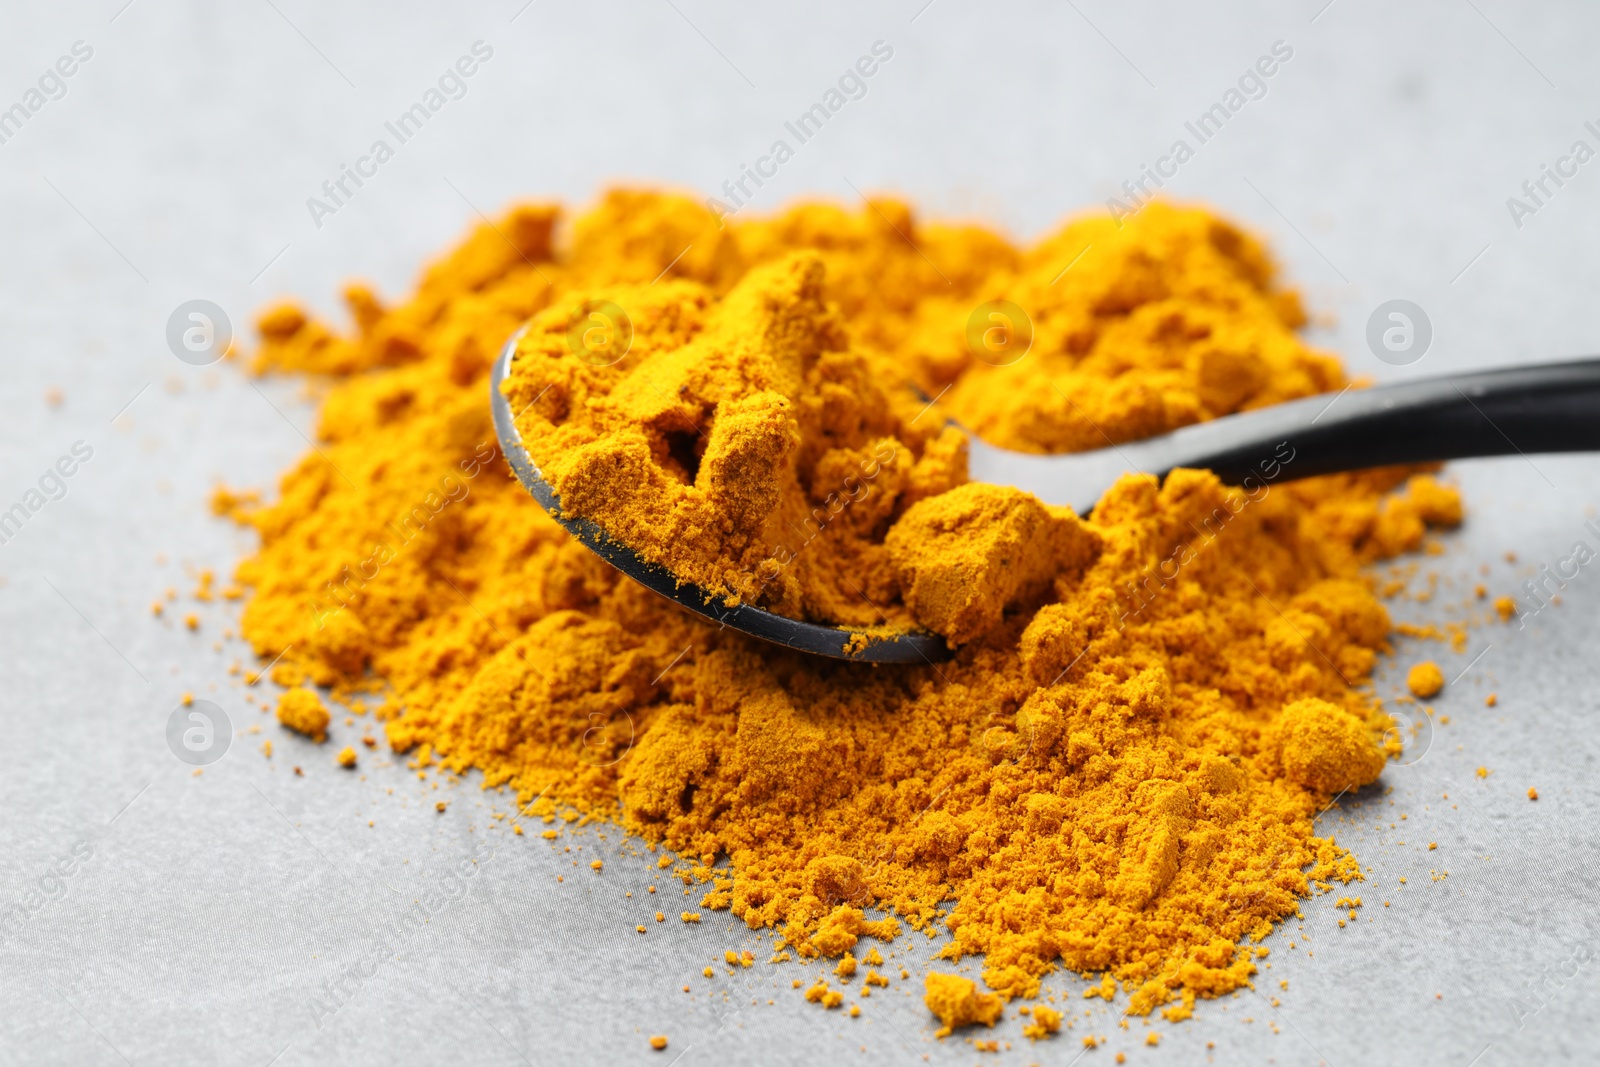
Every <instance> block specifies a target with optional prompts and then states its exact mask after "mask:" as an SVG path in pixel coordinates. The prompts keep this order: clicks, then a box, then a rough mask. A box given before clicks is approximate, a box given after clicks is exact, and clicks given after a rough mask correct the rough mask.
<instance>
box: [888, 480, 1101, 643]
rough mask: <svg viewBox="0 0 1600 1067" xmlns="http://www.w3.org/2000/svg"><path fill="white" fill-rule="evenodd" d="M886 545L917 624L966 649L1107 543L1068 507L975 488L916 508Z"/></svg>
mask: <svg viewBox="0 0 1600 1067" xmlns="http://www.w3.org/2000/svg"><path fill="white" fill-rule="evenodd" d="M885 545H886V547H887V548H888V549H889V559H890V562H891V563H892V565H893V566H894V569H895V571H896V573H897V575H898V577H899V580H900V588H901V589H902V590H903V595H904V597H905V602H906V605H907V607H908V608H909V609H910V611H911V613H912V615H913V616H915V617H916V620H917V621H918V622H919V623H921V624H922V625H923V626H925V627H927V628H928V629H930V630H933V631H935V632H936V633H941V634H943V635H945V636H946V637H947V638H949V639H950V641H951V642H952V643H954V644H965V643H966V642H968V641H970V640H972V639H973V638H974V637H976V636H977V635H979V634H981V633H983V632H984V631H985V630H988V629H989V628H991V627H992V626H994V625H995V624H997V623H998V622H999V621H1000V617H1001V613H1002V612H1003V610H1004V609H1005V608H1007V607H1009V606H1012V605H1014V604H1015V603H1016V602H1017V601H1018V600H1020V599H1024V598H1026V597H1028V596H1030V595H1035V594H1037V593H1039V592H1040V591H1041V590H1044V589H1048V588H1049V587H1050V585H1051V583H1052V582H1053V581H1055V580H1056V578H1057V576H1063V577H1065V576H1068V575H1070V574H1071V573H1072V572H1074V571H1081V570H1082V568H1083V567H1084V566H1086V565H1087V564H1088V563H1090V562H1091V561H1093V560H1094V558H1095V557H1096V556H1097V555H1099V552H1100V549H1101V546H1102V542H1101V539H1100V537H1099V536H1098V535H1097V534H1095V533H1093V532H1092V531H1091V530H1090V529H1089V528H1088V527H1087V526H1085V525H1084V523H1082V522H1081V521H1079V519H1078V516H1077V515H1076V514H1074V513H1073V512H1072V510H1071V509H1070V508H1059V507H1050V506H1048V505H1045V504H1041V503H1040V502H1039V501H1038V499H1037V498H1035V497H1033V496H1030V495H1029V494H1027V493H1023V492H1020V491H1018V490H1016V489H1007V488H1003V487H1000V486H995V485H983V484H980V483H970V484H967V485H963V486H959V487H957V488H955V489H952V490H950V491H949V492H947V493H942V494H940V495H939V496H936V497H933V498H932V499H929V500H922V501H919V502H918V503H916V504H914V505H912V506H911V507H910V508H909V509H908V510H907V511H906V513H905V515H904V516H902V517H901V519H900V521H899V522H897V523H895V525H894V527H893V528H892V529H891V530H890V531H889V535H888V537H887V538H886V539H885Z"/></svg>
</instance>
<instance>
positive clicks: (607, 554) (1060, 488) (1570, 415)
mask: <svg viewBox="0 0 1600 1067" xmlns="http://www.w3.org/2000/svg"><path fill="white" fill-rule="evenodd" d="M521 336H522V334H521V331H518V332H517V333H516V334H515V335H513V336H512V338H511V339H510V340H509V341H507V342H506V346H505V348H504V350H502V351H501V353H500V358H499V359H497V360H496V361H495V365H494V369H493V371H492V372H491V373H490V375H489V397H490V405H491V408H492V410H493V413H494V425H495V432H496V433H497V434H498V436H499V438H500V448H501V451H502V452H503V453H504V454H505V457H506V459H507V460H509V461H510V463H511V469H512V470H513V471H515V472H516V475H517V479H518V480H519V481H521V482H522V485H523V487H524V488H525V489H527V490H528V492H529V493H531V494H533V498H534V499H535V500H537V501H538V502H539V504H540V506H541V507H543V508H544V509H545V511H547V512H549V513H550V515H551V517H553V518H554V519H555V520H556V521H557V522H559V523H560V524H561V525H562V526H564V527H566V529H567V531H568V532H569V533H571V534H572V535H573V536H574V537H576V538H577V539H578V540H579V541H581V542H583V544H584V545H586V546H587V547H588V548H590V549H592V550H593V551H594V552H596V553H597V554H599V556H600V558H601V559H604V560H605V561H606V562H607V563H609V564H611V565H612V566H613V567H616V568H617V569H619V570H621V571H622V572H623V573H624V574H626V575H628V577H630V578H632V579H634V580H635V581H637V582H640V583H642V584H643V585H645V586H647V587H649V588H650V589H652V590H654V591H655V592H657V593H660V594H661V595H662V596H664V597H666V598H667V599H668V600H671V601H673V602H674V603H676V604H681V605H683V606H684V607H686V608H688V609H689V610H690V611H694V612H698V613H699V614H701V615H704V616H705V617H706V618H708V619H711V620H712V621H713V622H716V623H717V624H718V625H720V626H727V627H732V628H733V629H735V630H739V631H741V632H743V633H747V634H749V635H751V636H752V637H759V638H761V639H762V640H764V641H770V642H772V643H774V644H778V645H783V646H785V647H786V648H792V649H797V650H799V651H801V652H810V653H814V654H816V655H819V656H831V657H834V658H836V659H850V660H856V661H859V662H867V663H933V662H935V661H937V660H941V659H945V658H947V657H948V656H949V655H950V648H949V646H948V645H947V644H946V643H945V641H944V638H942V637H940V636H939V635H937V634H931V633H926V632H920V631H913V632H902V633H893V634H891V633H883V634H877V633H872V632H866V633H865V634H864V636H865V638H866V643H865V645H864V646H861V645H860V639H859V635H862V633H863V632H862V631H860V630H852V629H849V628H846V627H839V626H827V625H823V624H820V623H813V622H802V621H801V620H799V619H791V618H788V617H787V616H783V615H777V614H774V613H773V612H770V611H764V610H762V609H761V608H758V607H754V606H752V605H750V604H739V605H736V606H734V607H728V606H727V605H725V604H724V603H723V602H722V601H721V599H720V598H716V597H712V596H710V595H709V594H707V593H706V592H705V591H704V590H703V589H701V588H700V587H699V586H696V585H689V584H685V583H680V582H679V581H678V580H677V578H676V577H675V576H674V575H673V573H672V572H671V571H670V570H668V569H667V568H666V567H664V566H662V565H661V564H659V563H652V562H650V561H649V560H646V559H644V558H643V557H641V556H640V555H639V554H638V553H637V552H635V551H634V550H633V549H631V548H629V547H628V546H627V545H625V544H622V543H621V542H620V541H617V540H614V539H613V538H611V537H610V536H609V535H608V534H607V533H606V532H605V530H603V529H602V528H601V527H600V526H599V525H598V524H596V523H595V522H594V521H593V520H591V519H586V518H580V517H577V516H572V515H567V514H564V513H563V512H562V510H561V499H560V497H558V496H557V495H556V492H555V490H554V489H552V488H551V487H550V484H549V483H548V482H546V481H545V480H544V476H543V475H542V474H540V473H539V468H538V467H537V466H536V465H535V464H534V462H533V460H532V458H531V457H529V455H528V450H527V449H526V448H525V447H524V446H523V444H522V435H521V434H520V433H519V432H518V431H517V427H516V423H515V421H514V417H513V415H512V411H511V405H510V403H509V402H508V401H507V400H506V398H505V395H504V394H503V393H501V392H500V383H501V382H502V381H504V380H505V378H506V376H507V375H508V374H510V373H511V360H512V358H513V356H514V355H515V353H516V348H517V341H518V339H519V338H520V337H521ZM967 437H968V442H969V444H968V460H967V462H968V471H969V475H970V478H971V480H972V481H975V482H990V483H993V484H995V485H1008V486H1014V487H1016V488H1018V489H1022V490H1025V491H1026V492H1029V493H1032V494H1033V495H1034V496H1036V497H1038V498H1039V499H1040V500H1042V501H1044V502H1045V503H1046V504H1058V505H1070V506H1072V507H1074V508H1076V509H1077V510H1078V512H1079V513H1080V514H1084V515H1087V514H1088V513H1089V511H1090V510H1092V509H1093V507H1094V504H1095V502H1096V501H1098V500H1099V499H1100V497H1101V495H1102V494H1103V493H1104V492H1105V491H1106V490H1107V489H1109V488H1111V486H1112V485H1113V484H1114V483H1115V482H1116V480H1117V479H1118V478H1120V477H1121V476H1122V475H1123V474H1124V473H1126V472H1130V471H1133V472H1142V473H1147V474H1153V475H1155V476H1156V477H1158V478H1164V477H1166V475H1167V474H1168V473H1169V472H1171V471H1173V470H1174V469H1176V468H1179V467H1189V468H1206V469H1209V470H1211V471H1213V472H1214V473H1215V474H1216V475H1217V477H1218V478H1220V479H1221V480H1222V481H1223V482H1224V483H1226V484H1228V485H1237V486H1241V487H1243V488H1244V489H1246V490H1247V491H1249V492H1251V493H1253V492H1255V491H1256V488H1257V487H1261V488H1265V487H1268V486H1270V485H1272V484H1274V483H1277V482H1285V481H1291V480H1294V479H1298V478H1309V477H1312V476H1314V475H1318V474H1332V473H1334V472H1337V471H1355V470H1362V469H1365V468H1368V467H1384V466H1389V465H1392V464H1401V463H1432V462H1436V461H1440V460H1447V459H1468V458H1471V457H1474V456H1503V455H1510V454H1512V453H1518V454H1521V455H1524V456H1526V455H1528V454H1530V453H1545V452H1586V451H1591V450H1596V449H1600V359H1586V360H1578V361H1574V362H1569V363H1545V364H1539V365H1535V366H1526V367H1509V368H1505V369H1501V370H1489V371H1476V372H1473V373H1470V374H1455V375H1447V376H1443V377H1437V378H1423V379H1418V380H1415V381H1409V382H1398V383H1395V384H1393V385H1381V386H1375V387H1373V388H1370V389H1352V388H1350V387H1348V386H1346V387H1345V389H1344V390H1343V391H1342V392H1340V393H1337V394H1335V395H1333V396H1332V397H1330V396H1328V395H1326V394H1322V395H1319V396H1312V397H1307V398H1305V399H1303V400H1293V401H1290V402H1288V403H1285V404H1276V405H1273V406H1272V407H1267V408H1260V409H1258V410H1255V411H1249V412H1245V413H1243V414H1239V415H1227V416H1224V417H1222V418H1218V419H1213V420H1211V421H1210V422H1202V423H1198V424H1196V425H1193V426H1185V427H1184V428H1182V429H1180V430H1174V431H1173V432H1171V433H1168V434H1163V435H1161V436H1160V437H1151V438H1146V439H1145V440H1142V441H1131V442H1128V443H1126V444H1120V445H1119V444H1111V443H1110V438H1107V444H1108V447H1106V448H1102V449H1098V450H1096V451H1093V452H1077V453H1072V454H1068V455H1051V456H1040V455H1033V454H1029V453H1024V452H1012V451H1009V450H1007V449H1003V448H996V447H995V446H993V445H990V444H986V443H984V442H983V441H980V440H979V439H978V438H977V437H976V436H974V435H972V434H970V433H969V434H968V435H967Z"/></svg>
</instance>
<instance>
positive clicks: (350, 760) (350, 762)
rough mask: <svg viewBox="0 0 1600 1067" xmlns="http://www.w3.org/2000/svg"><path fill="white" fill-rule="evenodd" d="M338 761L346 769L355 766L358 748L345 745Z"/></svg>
mask: <svg viewBox="0 0 1600 1067" xmlns="http://www.w3.org/2000/svg"><path fill="white" fill-rule="evenodd" d="M338 762H339V766H341V767H344V768H345V769H346V770H348V769H349V768H351V767H354V766H355V765H356V750H355V749H353V748H351V747H350V746H349V745H346V746H344V748H342V749H340V750H339V756H338Z"/></svg>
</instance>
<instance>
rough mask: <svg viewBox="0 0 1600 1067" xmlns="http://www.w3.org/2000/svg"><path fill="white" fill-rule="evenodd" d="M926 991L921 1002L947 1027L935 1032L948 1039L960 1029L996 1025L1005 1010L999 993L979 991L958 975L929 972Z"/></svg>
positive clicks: (925, 983) (924, 986) (973, 984)
mask: <svg viewBox="0 0 1600 1067" xmlns="http://www.w3.org/2000/svg"><path fill="white" fill-rule="evenodd" d="M923 989H924V992H923V994H922V1002H923V1003H924V1004H926V1005H927V1006H928V1010H929V1011H931V1012H933V1013H934V1014H935V1015H937V1016H938V1017H939V1021H940V1022H941V1023H943V1024H944V1025H943V1026H942V1027H940V1029H939V1030H938V1031H936V1036H938V1037H946V1036H948V1035H949V1034H950V1032H951V1031H952V1030H954V1029H955V1028H956V1027H958V1026H973V1025H975V1024H977V1023H982V1024H983V1025H985V1026H993V1025H994V1024H995V1020H997V1019H999V1018H1000V1015H1001V1013H1002V1012H1003V1011H1004V1010H1005V1006H1004V1004H1003V1003H1002V1001H1001V999H1000V997H999V995H998V994H995V993H980V992H978V986H977V983H975V982H973V980H972V979H970V978H963V977H961V976H960V975H959V974H941V973H940V972H938V971H930V972H929V973H928V976H927V977H926V978H924V979H923Z"/></svg>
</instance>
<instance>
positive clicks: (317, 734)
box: [278, 688, 329, 742]
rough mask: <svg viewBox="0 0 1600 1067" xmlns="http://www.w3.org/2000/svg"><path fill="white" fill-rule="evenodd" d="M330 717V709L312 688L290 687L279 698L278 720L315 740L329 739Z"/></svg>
mask: <svg viewBox="0 0 1600 1067" xmlns="http://www.w3.org/2000/svg"><path fill="white" fill-rule="evenodd" d="M328 718H329V716H328V709H327V708H325V707H323V706H322V700H321V698H320V697H318V696H317V694H316V693H314V692H313V691H311V690H310V689H305V688H295V689H288V690H285V691H284V693H283V695H282V696H280V697H279V698H278V721H279V722H281V723H283V725H285V726H287V727H288V728H289V729H291V730H297V731H299V732H300V733H303V734H305V735H306V736H307V737H309V738H311V740H313V741H319V742H320V741H325V740H327V737H328Z"/></svg>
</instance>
